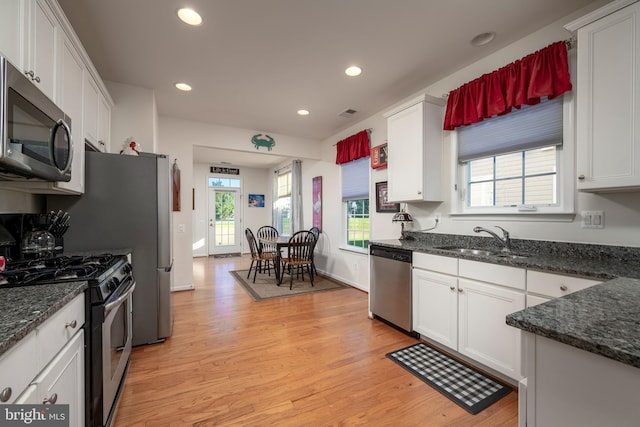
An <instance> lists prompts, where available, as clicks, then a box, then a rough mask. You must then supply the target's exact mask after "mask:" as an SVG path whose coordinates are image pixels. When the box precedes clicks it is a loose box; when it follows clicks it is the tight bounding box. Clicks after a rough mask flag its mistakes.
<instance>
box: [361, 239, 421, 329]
mask: <svg viewBox="0 0 640 427" xmlns="http://www.w3.org/2000/svg"><path fill="white" fill-rule="evenodd" d="M369 254H370V256H371V259H370V261H369V266H370V267H369V277H370V284H371V294H370V305H371V306H370V310H371V312H372V313H373V315H374V316H376V317H380V318H382V319H384V320H386V321H387V322H389V323H392V324H394V325H396V326H397V327H399V328H401V329H404V330H405V331H407V332H409V333H412V332H413V327H412V321H411V251H408V250H406V249H399V248H388V247H384V246H377V245H371V246H370V247H369Z"/></svg>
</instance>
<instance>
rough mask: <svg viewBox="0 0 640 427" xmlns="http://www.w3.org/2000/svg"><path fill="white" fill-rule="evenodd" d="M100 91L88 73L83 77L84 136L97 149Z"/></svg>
mask: <svg viewBox="0 0 640 427" xmlns="http://www.w3.org/2000/svg"><path fill="white" fill-rule="evenodd" d="M99 100H100V91H99V89H98V85H97V84H96V82H95V81H94V80H93V78H92V77H91V75H90V74H89V73H85V79H84V137H85V139H86V140H87V141H89V143H90V144H91V145H92V146H93V147H95V148H96V149H99V145H98V103H99Z"/></svg>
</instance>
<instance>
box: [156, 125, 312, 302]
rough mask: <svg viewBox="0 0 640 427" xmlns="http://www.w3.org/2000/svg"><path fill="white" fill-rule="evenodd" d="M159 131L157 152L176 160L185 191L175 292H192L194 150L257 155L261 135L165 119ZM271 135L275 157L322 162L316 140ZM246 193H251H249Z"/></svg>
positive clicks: (178, 218) (177, 221) (178, 221)
mask: <svg viewBox="0 0 640 427" xmlns="http://www.w3.org/2000/svg"><path fill="white" fill-rule="evenodd" d="M158 130H159V134H158V135H159V138H158V151H159V152H161V153H165V154H168V155H169V156H170V157H171V158H172V159H177V161H178V165H179V166H180V172H181V177H182V191H181V193H180V195H181V197H180V201H181V206H182V210H181V211H180V212H173V232H174V235H173V237H174V239H173V242H174V243H173V256H174V269H175V273H174V289H175V290H177V289H191V288H193V249H192V247H193V239H194V231H193V221H194V214H193V212H192V210H191V189H192V188H195V187H194V185H193V183H194V182H195V181H194V179H195V176H196V175H195V173H194V170H195V169H194V159H193V147H194V146H196V145H198V146H204V147H216V148H224V149H230V150H235V151H249V152H255V147H254V146H253V144H252V143H251V137H252V136H253V135H255V134H256V133H259V132H260V131H255V130H249V129H239V128H232V127H228V126H219V125H212V124H208V123H202V122H194V121H189V120H183V119H178V118H174V117H165V116H160V117H159V122H158ZM270 135H271V136H272V137H273V138H274V139H275V140H276V141H277V145H276V146H275V147H274V148H273V151H272V153H273V154H275V155H281V156H288V157H291V158H300V159H318V158H320V148H319V145H318V143H317V141H315V140H308V139H303V138H293V137H290V136H286V135H277V134H273V133H270ZM303 164H304V161H303ZM303 169H304V166H303ZM268 181H270V180H268ZM268 185H270V184H268ZM269 188H270V187H269ZM247 191H252V190H249V189H248V190H247ZM269 191H270V190H269ZM267 194H270V193H269V192H268V191H266V192H265V195H267ZM269 218H270V217H269ZM180 225H183V227H184V233H181V232H179V230H180V229H181V227H180Z"/></svg>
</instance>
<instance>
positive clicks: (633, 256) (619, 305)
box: [370, 233, 640, 368]
mask: <svg viewBox="0 0 640 427" xmlns="http://www.w3.org/2000/svg"><path fill="white" fill-rule="evenodd" d="M410 236H411V237H413V238H414V240H382V241H372V242H370V244H372V245H374V244H375V245H381V246H386V247H391V248H403V249H407V250H411V251H416V252H423V253H430V254H434V255H444V256H449V257H456V258H461V259H469V260H474V261H482V262H490V263H494V264H501V265H509V266H513V267H520V268H526V269H532V270H539V271H546V272H551V273H559V274H568V275H575V276H583V277H588V278H592V279H603V283H601V284H598V285H595V286H592V287H590V288H587V289H584V290H581V291H578V292H575V293H572V294H570V295H566V296H563V297H560V298H556V299H553V300H551V301H549V302H546V303H544V304H540V305H537V306H534V307H531V308H527V309H525V310H522V311H519V312H516V313H513V314H510V315H509V316H507V319H506V322H507V324H508V325H510V326H513V327H516V328H520V329H522V330H524V331H528V332H532V333H534V334H537V335H541V336H544V337H547V338H550V339H553V340H556V341H559V342H561V343H564V344H567V345H571V346H574V347H577V348H580V349H583V350H586V351H589V352H592V353H595V354H599V355H602V356H605V357H608V358H610V359H613V360H616V361H619V362H622V363H625V364H628V365H632V366H635V367H637V368H640V248H634V247H619V246H604V245H588V244H572V243H558V242H543V241H527V240H513V241H512V249H513V252H514V253H519V254H523V255H526V258H515V259H513V258H500V257H497V256H495V255H489V256H486V255H473V254H459V253H457V252H452V251H450V250H445V249H439V248H440V247H445V246H457V247H471V248H477V249H489V250H493V251H499V249H500V248H499V247H497V246H496V242H495V240H493V239H491V238H484V237H477V236H458V235H446V234H435V233H412V234H410Z"/></svg>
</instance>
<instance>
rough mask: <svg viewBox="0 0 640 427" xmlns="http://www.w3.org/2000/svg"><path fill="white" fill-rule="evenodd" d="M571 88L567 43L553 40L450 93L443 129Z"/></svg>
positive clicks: (485, 117) (498, 113)
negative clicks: (537, 49) (539, 48)
mask: <svg viewBox="0 0 640 427" xmlns="http://www.w3.org/2000/svg"><path fill="white" fill-rule="evenodd" d="M569 90H571V81H570V79H569V63H568V61H567V46H566V44H565V42H563V41H560V42H556V43H553V44H551V45H549V46H547V47H545V48H544V49H541V50H539V51H537V52H535V53H532V54H531V55H527V56H525V57H524V58H522V59H519V60H517V61H515V62H513V63H511V64H509V65H507V66H505V67H503V68H500V69H499V70H496V71H494V72H492V73H489V74H485V75H483V76H482V77H480V78H477V79H475V80H472V81H470V82H468V83H465V84H464V85H462V86H460V87H459V88H458V89H455V90H452V91H451V92H450V93H449V99H448V101H447V111H446V113H445V117H444V130H453V129H455V128H456V127H458V126H464V125H469V124H471V123H477V122H480V121H482V120H483V119H487V118H489V117H492V116H495V115H502V114H507V113H509V112H510V111H511V109H512V108H513V107H515V108H520V106H521V105H523V104H526V105H533V104H537V103H539V102H540V98H541V97H544V96H546V97H549V98H554V97H556V96H558V95H562V94H563V93H565V92H567V91H569Z"/></svg>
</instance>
